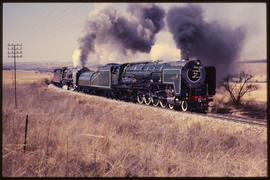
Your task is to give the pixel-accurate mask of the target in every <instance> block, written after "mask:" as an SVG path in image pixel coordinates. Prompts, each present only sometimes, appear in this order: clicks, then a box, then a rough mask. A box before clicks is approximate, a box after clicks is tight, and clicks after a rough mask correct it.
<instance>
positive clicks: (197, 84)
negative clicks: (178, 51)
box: [53, 60, 216, 112]
mask: <svg viewBox="0 0 270 180" xmlns="http://www.w3.org/2000/svg"><path fill="white" fill-rule="evenodd" d="M53 83H54V84H56V85H58V86H61V87H62V86H66V87H67V88H68V89H69V88H74V89H75V90H77V91H83V92H85V93H89V94H97V95H104V96H106V97H110V98H114V99H120V100H126V101H133V102H135V101H137V102H138V103H139V104H143V103H144V104H146V105H153V106H158V105H160V106H161V107H163V108H165V107H168V108H170V109H173V108H178V109H179V108H180V110H182V111H187V110H196V111H200V112H205V111H206V110H207V109H208V103H209V102H210V101H211V100H212V97H213V96H214V95H215V93H216V91H215V89H216V69H215V67H213V66H203V65H202V63H201V61H200V60H189V61H184V60H183V61H174V62H166V63H160V62H159V61H156V62H136V63H124V64H116V63H110V64H107V65H104V66H100V67H98V71H96V72H95V71H91V70H89V69H88V68H86V67H84V68H82V69H80V70H78V69H74V68H73V69H68V68H61V69H55V70H54V78H53Z"/></svg>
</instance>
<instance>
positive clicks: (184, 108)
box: [181, 101, 188, 111]
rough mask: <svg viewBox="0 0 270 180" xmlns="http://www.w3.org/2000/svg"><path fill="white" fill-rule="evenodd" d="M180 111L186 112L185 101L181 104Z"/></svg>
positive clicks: (186, 105) (186, 104)
mask: <svg viewBox="0 0 270 180" xmlns="http://www.w3.org/2000/svg"><path fill="white" fill-rule="evenodd" d="M181 110H182V111H187V110H188V103H187V101H182V102H181Z"/></svg>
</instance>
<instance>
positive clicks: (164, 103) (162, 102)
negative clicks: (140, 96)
mask: <svg viewBox="0 0 270 180" xmlns="http://www.w3.org/2000/svg"><path fill="white" fill-rule="evenodd" d="M159 104H160V106H161V107H162V108H167V107H168V103H167V101H166V100H164V99H162V100H160V103H159Z"/></svg>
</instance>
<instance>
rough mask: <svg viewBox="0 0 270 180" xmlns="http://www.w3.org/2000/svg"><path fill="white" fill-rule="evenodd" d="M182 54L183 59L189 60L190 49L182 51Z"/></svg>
mask: <svg viewBox="0 0 270 180" xmlns="http://www.w3.org/2000/svg"><path fill="white" fill-rule="evenodd" d="M180 56H181V59H182V60H184V61H188V60H189V51H188V50H185V51H183V50H182V51H180Z"/></svg>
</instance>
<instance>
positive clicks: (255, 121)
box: [52, 85, 267, 126]
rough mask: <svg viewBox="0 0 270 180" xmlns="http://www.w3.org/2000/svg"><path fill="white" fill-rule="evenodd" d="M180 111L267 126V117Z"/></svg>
mask: <svg viewBox="0 0 270 180" xmlns="http://www.w3.org/2000/svg"><path fill="white" fill-rule="evenodd" d="M52 86H54V85H52ZM54 87H56V88H59V87H57V86H54ZM59 89H63V88H59ZM63 90H65V91H69V90H67V89H63ZM73 92H74V91H73ZM75 93H80V92H75ZM83 94H85V93H83ZM86 95H88V94H86ZM143 106H147V107H149V106H148V105H145V104H143ZM151 107H153V108H161V109H164V108H162V107H154V106H151ZM168 110H171V109H168ZM171 111H176V110H171ZM178 112H179V113H187V114H193V115H196V116H201V117H210V118H215V119H220V120H225V121H233V122H236V123H244V124H251V125H257V126H267V120H266V119H255V118H246V117H241V116H234V115H224V114H217V113H210V112H208V113H207V114H202V113H197V112H190V111H188V112H181V111H178Z"/></svg>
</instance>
